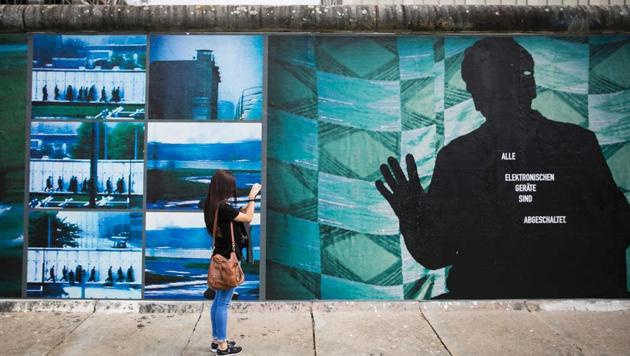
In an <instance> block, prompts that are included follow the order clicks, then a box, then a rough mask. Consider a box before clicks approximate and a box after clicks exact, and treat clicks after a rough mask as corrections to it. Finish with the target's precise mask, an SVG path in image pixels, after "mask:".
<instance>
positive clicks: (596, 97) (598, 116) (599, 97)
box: [588, 36, 630, 290]
mask: <svg viewBox="0 0 630 356" xmlns="http://www.w3.org/2000/svg"><path fill="white" fill-rule="evenodd" d="M589 48H590V65H589V75H590V77H589V82H590V86H589V96H588V117H589V122H588V129H589V130H592V131H593V132H595V135H596V136H597V140H598V141H599V144H600V145H601V146H602V152H603V154H604V157H605V158H606V162H607V163H608V166H609V167H610V170H611V172H612V175H613V178H614V179H615V182H616V183H617V186H619V188H620V189H621V191H623V192H624V194H625V195H626V199H627V200H628V202H630V70H628V68H629V65H628V64H629V63H630V36H595V37H591V38H590V39H589ZM628 254H629V257H628V259H629V260H630V250H629V252H628ZM629 265H630V263H629ZM629 269H630V266H629ZM628 275H629V276H630V270H629V273H628ZM628 283H629V285H628V288H629V290H630V278H629V280H628Z"/></svg>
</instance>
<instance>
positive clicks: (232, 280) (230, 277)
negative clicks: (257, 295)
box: [208, 207, 245, 290]
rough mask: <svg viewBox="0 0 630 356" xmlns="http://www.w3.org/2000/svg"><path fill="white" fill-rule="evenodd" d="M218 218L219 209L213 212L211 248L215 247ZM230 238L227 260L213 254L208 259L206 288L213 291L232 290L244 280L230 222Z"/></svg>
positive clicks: (232, 226)
mask: <svg viewBox="0 0 630 356" xmlns="http://www.w3.org/2000/svg"><path fill="white" fill-rule="evenodd" d="M218 218H219V207H217V209H216V210H215V212H214V223H213V226H212V241H213V242H212V248H213V249H214V246H215V243H214V241H215V239H216V236H217V234H216V232H217V220H218ZM230 237H231V238H232V252H230V258H229V259H227V258H225V257H223V256H221V254H218V253H217V254H215V255H214V256H212V258H211V259H210V266H209V267H208V287H210V288H212V289H214V290H227V289H232V288H234V287H236V286H238V285H239V284H241V283H243V281H244V280H245V274H244V273H243V269H241V263H240V262H239V261H238V258H237V257H236V246H235V242H234V224H233V223H232V222H231V221H230Z"/></svg>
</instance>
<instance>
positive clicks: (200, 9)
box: [0, 5, 630, 34]
mask: <svg viewBox="0 0 630 356" xmlns="http://www.w3.org/2000/svg"><path fill="white" fill-rule="evenodd" d="M38 31H52V32H139V33H143V32H149V31H156V32H177V31H179V32H239V31H247V32H281V31H293V32H368V33H371V32H381V33H409V32H426V33H435V32H493V33H522V32H526V33H527V32H553V33H560V34H562V33H564V34H586V33H609V32H630V6H506V5H500V6H490V5H487V6H486V5H389V6H387V5H380V6H374V5H372V6H370V5H351V6H214V5H173V6H89V5H86V6H82V5H75V6H63V5H2V6H0V32H38Z"/></svg>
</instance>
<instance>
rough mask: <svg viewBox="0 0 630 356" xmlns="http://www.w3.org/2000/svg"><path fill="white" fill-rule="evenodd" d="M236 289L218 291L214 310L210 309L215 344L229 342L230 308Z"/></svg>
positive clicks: (213, 303) (213, 306) (215, 296)
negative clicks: (228, 320)
mask: <svg viewBox="0 0 630 356" xmlns="http://www.w3.org/2000/svg"><path fill="white" fill-rule="evenodd" d="M234 289H236V288H232V289H228V290H218V291H216V294H215V295H214V301H213V302H212V308H210V320H212V337H213V338H214V341H215V342H222V341H226V340H227V318H228V308H229V307H230V301H231V300H232V294H234Z"/></svg>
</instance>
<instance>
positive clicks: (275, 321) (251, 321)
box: [0, 300, 630, 356]
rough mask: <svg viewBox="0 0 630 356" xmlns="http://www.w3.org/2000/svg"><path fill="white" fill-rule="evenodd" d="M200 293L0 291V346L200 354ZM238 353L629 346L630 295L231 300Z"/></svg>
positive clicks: (55, 351)
mask: <svg viewBox="0 0 630 356" xmlns="http://www.w3.org/2000/svg"><path fill="white" fill-rule="evenodd" d="M209 307H210V304H209V303H208V302H154V301H77V300H71V301H57V300H0V319H1V320H2V321H1V323H0V350H2V351H0V353H2V354H3V355H107V356H122V355H133V356H139V355H210V354H211V353H210V351H209V347H208V346H209V342H210V334H211V333H210V317H209ZM229 335H230V337H231V338H233V339H236V340H237V341H238V343H239V344H241V345H242V346H243V348H244V351H243V353H242V355H298V356H306V355H320V356H321V355H433V354H435V355H506V354H509V355H510V356H513V355H581V354H585V355H590V354H598V355H601V354H606V355H629V354H630V300H562V301H554V300H543V301H518V300H516V301H514V300H511V301H453V302H435V301H431V302H328V301H317V302H252V303H246V302H234V303H233V304H232V310H231V313H230V321H229Z"/></svg>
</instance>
